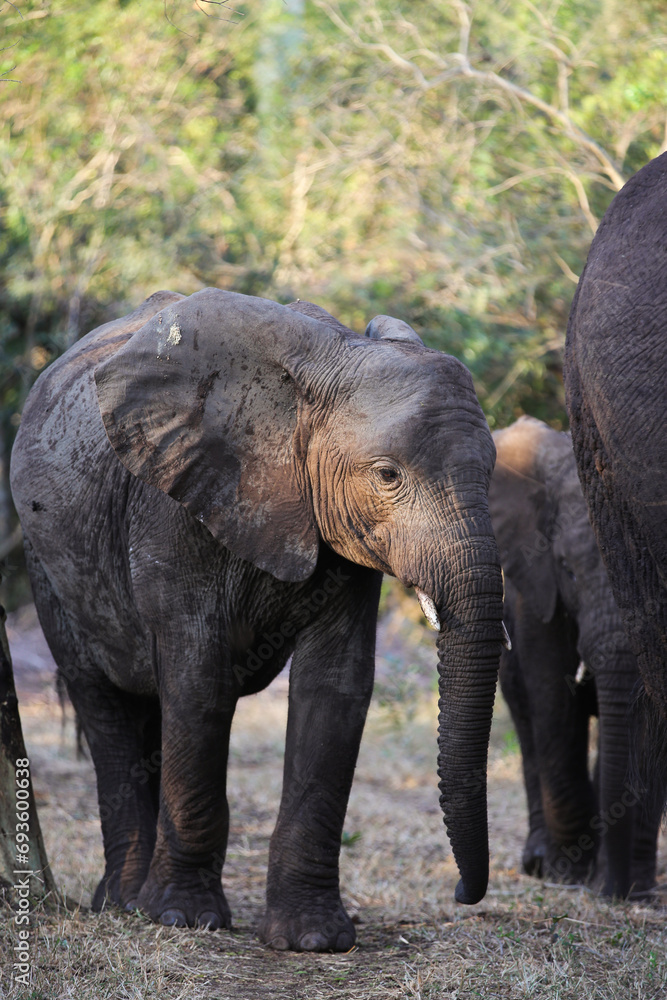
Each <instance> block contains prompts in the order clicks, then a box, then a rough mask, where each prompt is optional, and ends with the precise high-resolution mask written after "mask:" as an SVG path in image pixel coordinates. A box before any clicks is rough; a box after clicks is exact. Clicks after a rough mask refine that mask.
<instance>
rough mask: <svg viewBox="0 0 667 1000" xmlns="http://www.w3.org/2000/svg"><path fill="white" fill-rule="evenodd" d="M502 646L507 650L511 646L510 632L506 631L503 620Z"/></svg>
mask: <svg viewBox="0 0 667 1000" xmlns="http://www.w3.org/2000/svg"><path fill="white" fill-rule="evenodd" d="M503 646H504V647H505V649H507V650H510V649H511V648H512V640H511V639H510V634H509V632H508V631H507V628H506V626H505V622H503Z"/></svg>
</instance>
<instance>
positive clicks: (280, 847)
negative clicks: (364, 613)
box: [259, 614, 375, 951]
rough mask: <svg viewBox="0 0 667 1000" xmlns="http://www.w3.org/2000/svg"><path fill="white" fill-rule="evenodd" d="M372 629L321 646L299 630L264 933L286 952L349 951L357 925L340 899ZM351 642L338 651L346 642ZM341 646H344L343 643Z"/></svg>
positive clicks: (368, 682) (369, 675) (368, 679)
mask: <svg viewBox="0 0 667 1000" xmlns="http://www.w3.org/2000/svg"><path fill="white" fill-rule="evenodd" d="M371 623H372V626H373V630H372V634H369V629H368V627H367V626H366V627H365V629H366V635H365V636H364V635H363V634H362V635H361V636H359V635H357V637H356V641H354V639H355V637H353V641H352V642H348V643H347V644H346V643H345V640H343V639H342V638H341V633H340V632H339V633H338V634H337V635H336V636H334V637H332V638H331V644H330V645H328V644H327V646H325V647H324V648H323V647H322V645H321V643H320V644H319V650H318V652H317V654H315V650H314V645H315V643H316V641H317V640H316V637H315V636H313V635H310V636H303V635H302V636H301V638H300V640H299V643H298V644H297V649H296V652H295V654H294V659H293V662H292V671H291V676H290V696H289V716H288V724H287V744H286V748H285V771H284V779H283V794H282V801H281V805H280V813H279V817H278V822H277V825H276V828H275V831H274V833H273V836H272V838H271V846H270V851H269V871H268V879H267V893H266V896H267V909H266V914H265V916H264V918H263V920H262V921H261V924H260V928H259V936H260V938H261V940H262V941H264V942H265V943H266V944H268V945H269V946H271V947H272V948H276V949H279V950H286V949H293V950H295V951H348V950H349V949H350V948H351V947H352V945H353V944H354V941H355V937H356V934H355V929H354V925H353V924H352V921H351V920H350V918H349V916H348V915H347V913H346V911H345V909H344V907H343V904H342V902H341V898H340V889H339V881H338V866H339V854H340V845H341V836H342V832H343V823H344V820H345V811H346V809H347V802H348V797H349V794H350V787H351V785H352V778H353V774H354V768H355V764H356V760H357V754H358V751H359V744H360V742H361V736H362V732H363V727H364V722H365V719H366V712H367V710H368V704H369V701H370V696H371V691H372V686H373V670H374V643H375V636H374V630H375V621H374V614H372V615H371ZM343 645H344V646H345V648H344V649H341V646H343ZM336 647H337V648H336Z"/></svg>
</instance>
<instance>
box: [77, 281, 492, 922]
mask: <svg viewBox="0 0 667 1000" xmlns="http://www.w3.org/2000/svg"><path fill="white" fill-rule="evenodd" d="M370 326H371V329H370V331H369V336H367V337H361V336H359V335H357V334H355V333H353V332H352V331H351V330H348V329H347V328H345V327H343V326H342V325H341V324H340V323H338V321H336V320H335V319H334V318H333V317H331V316H330V315H329V314H328V313H326V312H325V311H324V310H322V309H319V308H318V307H316V306H313V305H311V304H310V303H303V302H297V303H293V304H292V306H291V307H285V306H281V305H277V304H276V303H274V302H270V301H267V300H264V299H257V298H250V297H247V296H243V295H238V294H235V293H231V292H222V291H219V290H217V289H205V290H203V291H201V292H197V293H196V294H194V295H192V296H190V297H189V298H187V299H182V300H180V301H177V302H173V303H171V304H169V305H168V306H167V307H166V308H164V309H162V310H161V311H160V312H158V313H157V315H155V316H154V317H152V318H151V319H150V320H149V321H148V322H147V323H146V324H145V326H143V327H142V328H141V329H140V330H139V331H138V332H136V333H135V334H134V335H133V336H132V337H131V338H130V339H129V340H128V342H127V343H126V344H125V345H124V346H123V347H122V348H121V349H120V350H118V351H117V353H116V354H114V356H113V357H111V358H109V359H108V360H106V361H104V362H103V363H102V364H100V365H99V366H98V368H97V370H96V382H97V392H98V399H99V403H100V409H101V412H102V416H103V419H104V423H105V427H106V431H107V435H108V437H109V440H110V442H111V444H112V446H113V448H114V450H115V451H116V454H117V455H118V456H119V458H120V459H121V461H122V462H123V463H124V464H125V465H126V466H127V468H128V469H129V470H130V471H131V472H133V473H134V474H135V475H136V476H138V477H139V478H141V479H143V480H144V481H146V482H147V483H150V484H151V485H153V486H155V487H157V488H158V489H160V490H163V491H164V492H165V493H167V494H169V495H170V496H172V497H173V498H174V499H175V500H177V501H178V502H179V503H181V504H182V505H183V506H184V507H186V508H187V509H188V510H189V511H190V513H191V514H192V515H193V516H194V517H195V518H197V519H198V520H199V521H201V522H202V523H203V524H204V525H206V527H207V528H208V529H209V531H210V532H211V534H212V535H213V536H214V537H215V538H216V539H217V540H218V541H219V542H220V543H222V544H223V545H224V546H226V547H227V548H228V549H230V550H231V551H232V552H233V553H235V554H236V555H237V556H240V557H241V558H243V559H245V560H248V561H249V562H251V563H253V564H254V565H256V566H258V567H259V568H261V569H263V570H265V571H267V572H269V573H271V574H273V575H274V576H275V577H277V578H278V579H280V580H283V581H301V580H305V579H306V578H307V577H308V576H309V575H310V574H311V573H312V572H313V570H314V567H315V563H316V559H317V554H318V547H319V546H320V545H321V544H325V545H328V546H330V547H331V548H332V549H333V550H334V551H335V552H337V553H338V554H340V555H342V556H344V557H346V558H347V559H349V560H351V561H353V562H355V563H358V564H360V565H363V566H368V567H372V568H374V569H377V570H381V571H383V572H386V573H390V574H392V575H394V576H396V577H398V579H399V580H401V581H402V582H403V583H404V584H406V585H408V586H414V587H416V588H418V590H419V591H420V592H422V594H423V595H425V596H426V597H427V598H428V600H429V601H430V603H431V604H432V606H433V609H434V612H435V614H437V618H438V623H439V625H440V633H439V636H438V640H437V645H438V650H439V672H440V694H441V698H440V721H439V750H440V753H439V774H440V779H441V783H440V787H441V792H442V794H441V803H442V806H443V810H444V814H445V821H446V823H447V826H448V831H449V836H450V839H451V842H452V846H453V850H454V854H455V857H456V860H457V862H458V865H459V869H460V871H461V876H462V879H461V883H460V884H459V887H458V888H457V899H459V900H460V901H462V902H470V903H472V902H476V901H477V900H478V899H480V898H481V897H482V896H483V895H484V892H485V891H486V885H487V880H488V838H487V828H486V754H487V747H488V737H489V728H490V722H491V714H492V707H493V698H494V691H495V683H496V676H497V667H498V657H499V653H500V644H501V642H502V639H503V632H502V583H501V576H500V565H499V560H498V552H497V547H496V543H495V539H494V536H493V532H492V529H491V523H490V519H489V513H488V507H487V490H488V485H489V479H490V475H491V471H492V468H493V461H494V448H493V442H492V440H491V435H490V433H489V430H488V427H487V424H486V421H485V419H484V416H483V414H482V411H481V409H480V406H479V403H478V401H477V399H476V396H475V393H474V389H473V385H472V380H471V378H470V375H469V373H468V371H467V370H466V369H465V368H464V366H463V365H462V364H460V362H458V361H457V360H455V359H454V358H451V357H448V356H446V355H443V354H441V353H439V352H437V351H433V350H428V349H427V348H425V347H424V345H423V344H422V343H421V341H420V340H419V338H418V337H417V335H416V334H415V333H414V331H410V328H409V327H407V326H406V325H405V324H400V323H399V322H398V321H396V320H392V319H391V318H389V317H380V318H378V319H376V320H375V321H373V323H372V324H371V325H370ZM406 330H408V331H410V332H409V334H408V335H407V336H406ZM392 334H393V336H392Z"/></svg>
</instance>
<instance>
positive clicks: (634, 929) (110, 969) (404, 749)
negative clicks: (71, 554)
mask: <svg viewBox="0 0 667 1000" xmlns="http://www.w3.org/2000/svg"><path fill="white" fill-rule="evenodd" d="M397 603H398V599H397V598H395V597H392V596H391V595H390V598H389V606H388V607H387V608H386V615H385V618H384V622H383V626H382V630H381V633H382V634H381V643H380V656H379V670H378V674H379V677H378V685H377V689H376V696H375V702H374V705H373V708H372V711H371V715H370V718H369V723H368V726H367V731H366V735H365V737H364V742H363V746H362V751H361V756H360V760H359V765H358V768H357V774H356V779H355V784H354V788H353V792H352V798H351V802H350V807H349V811H348V818H347V823H346V834H345V838H344V839H345V841H346V846H344V848H343V851H342V863H341V881H342V886H343V895H344V900H345V902H346V904H347V906H348V909H349V911H350V912H351V913H353V914H355V915H356V918H357V919H358V927H357V932H358V943H357V946H356V948H354V949H353V950H352V952H350V953H349V954H347V955H292V954H279V953H275V952H272V951H269V950H267V949H265V948H264V947H262V946H261V945H260V944H259V943H258V942H257V940H256V938H255V933H254V928H255V926H256V923H257V921H258V918H259V916H260V914H261V912H262V905H263V892H264V880H265V874H266V862H267V849H268V842H269V837H270V834H271V830H272V826H273V822H274V820H275V816H276V813H277V807H278V799H279V793H280V783H281V764H282V750H283V740H284V731H285V715H286V681H285V680H284V679H283V678H279V679H278V681H277V682H276V683H275V684H274V685H273V687H272V688H271V689H269V690H268V691H265V692H263V693H261V694H260V695H257V696H255V697H252V698H248V699H246V700H244V702H243V703H242V705H241V708H240V709H239V711H238V713H237V719H236V722H235V727H234V732H233V738H232V754H231V765H230V779H229V798H230V807H231V815H232V828H231V837H230V847H229V852H228V860H227V864H226V868H225V876H224V884H225V890H226V893H227V898H228V900H229V902H230V905H231V907H232V911H233V914H234V921H235V926H234V931H233V932H231V933H230V932H225V931H218V932H214V933H210V932H208V931H188V930H186V931H184V930H178V929H174V928H160V927H157V926H155V925H154V924H151V923H149V922H148V921H147V920H146V919H144V918H143V917H142V916H140V915H139V914H134V915H123V914H115V913H110V914H104V915H101V916H100V915H95V914H91V913H90V912H88V910H87V909H86V907H87V906H88V904H89V902H90V897H91V891H92V890H93V889H94V887H95V884H96V882H97V880H98V879H99V877H100V874H101V871H102V846H101V837H100V828H99V820H98V816H97V804H96V796H95V788H94V775H93V770H92V766H91V764H90V763H89V761H88V760H79V759H77V756H76V752H75V745H74V735H73V724H72V719H71V709H70V710H69V712H70V714H69V715H68V718H67V722H66V725H65V727H64V728H62V726H61V710H60V707H59V705H58V702H57V699H56V698H55V695H54V694H53V692H52V688H51V682H50V678H49V677H48V675H47V676H46V678H45V663H46V664H47V665H48V656H47V653H46V651H45V649H44V647H43V646H41V645H40V641H39V638H37V639H35V634H34V633H33V632H31V631H30V627H31V626H32V624H33V622H32V620H31V619H30V615H29V613H27V614H24V615H23V618H21V616H19V617H18V619H17V618H14V620H13V622H12V623H11V624H12V627H11V628H10V643H11V644H12V648H13V651H14V658H15V668H16V673H17V685H18V686H19V688H20V691H19V694H20V697H21V711H22V718H23V725H24V731H25V738H26V743H27V746H28V751H29V755H30V758H31V762H32V768H33V776H34V783H35V788H36V793H37V796H38V804H39V810H40V818H41V823H42V828H43V831H44V836H45V839H46V843H47V848H48V852H49V855H50V858H51V863H52V867H53V870H54V873H55V876H56V879H57V882H58V884H59V885H60V887H61V888H62V890H63V891H64V892H65V893H66V894H67V895H68V897H70V899H72V900H75V901H80V906H79V907H78V908H76V909H75V910H74V911H73V912H67V911H66V910H64V909H62V910H61V911H60V912H58V911H57V910H48V909H47V908H46V907H41V908H39V909H38V910H37V911H36V912H34V913H33V914H32V930H33V936H32V941H31V955H32V963H33V976H32V984H31V986H30V987H29V988H28V989H23V988H19V989H16V988H15V987H14V986H12V985H11V978H10V972H9V970H10V966H11V961H12V960H11V948H12V945H13V943H14V941H13V932H14V924H13V921H12V919H11V914H9V913H8V911H7V910H5V911H4V913H3V914H2V916H0V920H1V921H2V924H1V928H2V929H1V933H0V996H3V997H4V996H7V997H14V996H16V997H30V998H33V1000H38V998H49V1000H51V998H53V1000H55V998H60V997H77V998H81V1000H83V998H95V1000H102V998H107V997H109V998H143V997H146V998H148V997H155V998H158V997H159V998H169V1000H176V998H181V997H182V998H188V1000H190V998H191V1000H203V998H206V1000H216V998H221V1000H223V998H225V1000H226V998H233V1000H255V998H262V1000H264V998H267V1000H271V998H274V997H275V998H290V1000H292V998H294V1000H297V998H298V1000H302V998H303V1000H318V998H324V997H327V998H328V997H339V998H344V1000H371V998H372V1000H376V998H378V1000H380V998H422V1000H426V998H436V997H437V998H440V997H444V998H452V1000H463V998H466V1000H467V998H472V997H484V998H528V997H531V998H532V997H535V998H549V1000H574V998H576V1000H587V998H592V997H595V998H600V1000H602V998H612V997H613V998H617V997H622V998H626V997H628V998H630V997H632V998H638V1000H654V998H655V1000H657V998H665V997H667V949H666V944H667V931H666V928H667V922H666V921H667V911H666V905H665V904H667V895H666V894H665V893H659V894H658V897H657V900H656V901H655V902H654V903H652V904H651V905H647V904H641V905H640V904H636V903H623V904H610V903H607V902H603V901H600V900H599V899H598V898H596V897H595V896H594V895H593V894H592V893H590V892H589V891H587V890H585V889H567V890H566V889H562V888H556V887H549V886H545V885H543V884H541V883H539V882H537V881H536V880H534V879H530V878H528V877H526V876H523V875H521V874H520V873H519V871H518V865H519V859H520V856H521V848H522V844H523V838H524V832H525V823H526V817H525V805H524V796H523V788H522V783H521V775H520V758H519V755H518V752H517V750H516V741H515V739H514V738H513V734H512V731H511V725H510V723H509V720H508V716H507V711H506V709H505V707H504V705H502V703H501V704H499V705H497V710H496V718H495V721H494V729H493V734H492V745H491V755H490V765H489V825H490V838H491V863H492V870H491V881H490V888H489V892H488V894H487V896H486V898H485V899H484V900H483V901H482V902H481V903H479V904H478V905H476V906H472V907H460V906H457V905H456V904H455V903H454V901H453V893H454V886H455V884H456V881H457V878H458V875H457V871H456V866H455V864H454V862H453V859H452V856H451V853H450V851H449V843H448V841H447V838H446V836H445V831H444V827H443V823H442V819H441V816H440V810H439V806H438V793H437V781H436V776H435V727H436V711H437V707H436V701H435V697H434V694H433V691H432V675H433V674H434V665H435V657H434V650H433V641H432V638H431V635H429V634H428V633H426V634H424V632H423V631H422V629H421V626H420V625H419V624H418V621H417V619H418V614H417V613H416V612H415V613H414V614H413V615H412V620H410V618H409V617H408V619H407V620H406V619H404V618H402V617H401V616H399V615H398V614H397V607H396V604H397ZM415 607H416V602H415ZM410 613H411V612H410ZM26 636H27V637H28V638H27V639H26ZM406 664H407V667H406ZM666 862H667V844H666V843H665V840H664V838H663V840H662V842H661V862H660V875H659V877H660V880H661V882H663V881H665V878H666V876H665V864H666Z"/></svg>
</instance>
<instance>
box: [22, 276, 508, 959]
mask: <svg viewBox="0 0 667 1000" xmlns="http://www.w3.org/2000/svg"><path fill="white" fill-rule="evenodd" d="M493 459H494V449H493V442H492V440H491V435H490V433H489V430H488V427H487V425H486V421H485V420H484V416H483V414H482V411H481V409H480V406H479V403H478V402H477V399H476V397H475V393H474V390H473V385H472V380H471V378H470V375H469V373H468V372H467V371H466V369H465V368H464V367H463V365H461V364H460V363H459V362H458V361H456V360H455V359H454V358H450V357H447V356H446V355H443V354H440V353H439V352H437V351H432V350H427V349H426V348H425V347H424V345H423V344H422V343H421V341H420V340H419V338H418V337H417V335H416V334H415V333H414V331H412V330H410V328H409V327H406V325H405V324H402V323H399V322H398V321H396V320H392V319H390V318H389V317H378V318H376V319H375V320H374V321H372V322H371V323H370V324H369V329H368V336H367V337H361V336H358V335H357V334H355V333H353V332H352V331H351V330H348V329H346V328H345V327H343V326H342V325H341V324H340V323H338V322H337V321H336V320H335V319H333V317H331V316H330V315H329V314H328V313H326V312H325V311H324V310H322V309H319V308H318V307H316V306H312V305H310V304H309V303H305V302H298V303H294V304H293V305H292V306H290V307H286V306H280V305H277V304H276V303H274V302H269V301H267V300H265V299H257V298H252V297H248V296H244V295H238V294H234V293H231V292H223V291H219V290H217V289H205V290H203V291H201V292H197V293H196V294H194V295H192V296H190V297H189V298H185V297H183V296H181V295H177V294H174V293H171V292H160V293H157V294H156V295H154V296H152V297H151V298H150V299H148V300H147V301H146V302H145V303H144V304H143V305H142V306H140V308H139V309H138V310H137V311H136V312H134V313H132V314H131V315H130V316H126V317H125V318H123V319H120V320H118V321H116V322H114V323H110V324H107V325H106V326H103V327H101V328H100V329H98V330H94V331H93V332H92V333H90V334H89V335H88V336H87V337H85V338H84V339H83V340H82V341H80V342H79V343H78V344H77V345H75V346H74V347H73V348H72V349H71V350H70V351H68V352H67V354H65V355H64V356H63V357H62V358H60V359H59V360H58V361H57V362H55V363H54V364H53V365H52V366H51V367H50V368H49V369H48V370H47V371H46V372H44V373H43V374H42V375H41V376H40V378H39V379H38V380H37V383H36V384H35V387H34V388H33V390H32V392H31V394H30V397H29V399H28V402H27V404H26V407H25V410H24V412H23V416H22V420H21V426H20V430H19V433H18V436H17V439H16V444H15V447H14V452H13V456H12V486H13V492H14V499H15V501H16V505H17V508H18V511H19V514H20V517H21V522H22V524H23V529H24V532H25V537H26V554H27V559H28V565H29V570H30V575H31V580H32V585H33V590H34V596H35V602H36V604H37V609H38V612H39V616H40V620H41V622H42V625H43V628H44V631H45V634H46V636H47V639H48V641H49V644H50V646H51V649H52V651H53V654H54V656H55V659H56V662H57V663H58V666H59V670H60V673H61V674H62V675H63V676H64V678H65V681H66V683H67V688H68V691H69V694H70V696H71V699H72V702H73V704H74V707H75V709H76V712H77V714H78V716H79V718H80V720H81V722H82V725H83V729H84V731H85V734H86V738H87V741H88V744H89V746H90V750H91V753H92V757H93V761H94V764H95V769H96V773H97V784H98V795H99V802H100V816H101V820H102V832H103V838H104V850H105V857H106V870H105V873H104V877H103V878H102V881H101V882H100V885H99V887H98V889H97V891H96V893H95V896H94V899H93V908H94V909H98V910H99V909H100V908H101V907H102V906H103V905H104V904H105V902H106V901H108V900H109V901H112V902H114V903H116V904H119V905H120V906H125V907H131V906H135V905H136V906H139V907H140V908H141V909H143V910H144V911H145V912H146V913H148V914H149V915H150V916H151V917H152V918H153V919H155V920H159V921H161V922H162V923H164V924H177V925H179V926H181V925H186V924H187V925H189V926H192V925H197V924H198V925H204V926H205V925H207V926H209V927H211V928H215V927H220V926H229V925H230V920H231V916H230V910H229V907H228V905H227V902H226V900H225V897H224V894H223V891H222V886H221V883H220V874H221V870H222V866H223V861H224V856H225V848H226V843H227V834H228V825H229V824H228V811H227V803H226V798H225V775H226V767H227V753H228V741H229V731H230V726H231V722H232V716H233V714H234V709H235V706H236V702H237V700H238V698H239V697H241V696H243V695H247V694H253V693H254V692H256V691H259V690H260V689H261V688H263V687H265V686H266V685H267V684H269V683H270V681H271V680H273V678H274V677H275V676H276V675H277V674H278V673H279V671H280V670H281V669H282V667H283V666H284V664H285V662H286V661H287V658H288V657H289V656H290V654H293V659H292V668H291V673H290V693H289V718H288V723H287V744H286V751H285V769H284V784H283V794H282V801H281V806H280V813H279V816H278V822H277V825H276V828H275V831H274V834H273V837H272V839H271V848H270V857H269V873H268V883H267V911H266V915H265V917H264V919H263V921H262V924H261V928H260V935H261V937H262V939H263V940H264V941H266V942H267V943H269V944H270V945H272V946H273V947H275V948H280V949H285V948H294V949H297V950H298V949H303V950H312V951H322V950H328V949H333V950H347V949H349V948H350V947H351V945H352V943H353V942H354V938H355V932H354V927H353V925H352V922H351V921H350V919H349V917H348V915H347V914H346V913H345V910H344V909H343V906H342V903H341V900H340V894H339V886H338V857H339V851H340V842H341V833H342V829H343V820H344V816H345V810H346V807H347V800H348V795H349V791H350V785H351V782H352V775H353V772H354V766H355V762H356V758H357V751H358V747H359V741H360V739H361V734H362V730H363V725H364V720H365V717H366V710H367V707H368V702H369V699H370V695H371V689H372V686H373V670H374V649H375V621H376V613H377V605H378V599H379V593H380V582H381V577H382V573H383V572H386V573H393V574H394V575H395V576H397V577H398V578H399V579H400V580H402V581H403V582H404V583H405V584H406V585H409V586H414V587H416V588H417V593H418V595H419V596H420V600H421V601H422V605H423V607H424V608H425V609H426V611H427V612H428V613H429V614H430V615H431V617H432V618H433V619H434V621H435V622H436V623H437V624H438V627H439V628H440V634H439V637H438V640H437V645H438V650H439V671H440V694H441V713H440V720H439V747H440V753H439V758H438V773H439V776H440V788H441V792H442V795H441V802H442V807H443V811H444V816H445V821H446V823H447V826H448V831H449V836H450V839H451V842H452V846H453V850H454V854H455V857H456V860H457V862H458V865H459V868H460V871H461V882H460V883H459V886H458V888H457V893H456V895H457V899H458V900H459V901H460V902H466V903H474V902H477V901H478V900H479V899H481V897H482V896H483V895H484V893H485V891H486V885H487V879H488V837H487V825H486V784H485V776H486V754H487V745H488V737H489V728H490V723H491V714H492V708H493V698H494V691H495V683H496V674H497V669H498V658H499V653H500V648H501V642H502V640H503V626H502V580H501V573H500V563H499V559H498V551H497V547H496V542H495V539H494V536H493V531H492V528H491V522H490V518H489V513H488V506H487V490H488V484H489V480H490V476H491V471H492V467H493ZM158 765H161V766H159V767H158Z"/></svg>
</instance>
